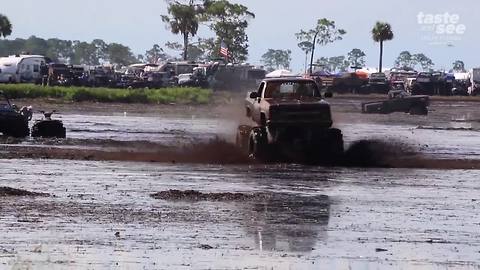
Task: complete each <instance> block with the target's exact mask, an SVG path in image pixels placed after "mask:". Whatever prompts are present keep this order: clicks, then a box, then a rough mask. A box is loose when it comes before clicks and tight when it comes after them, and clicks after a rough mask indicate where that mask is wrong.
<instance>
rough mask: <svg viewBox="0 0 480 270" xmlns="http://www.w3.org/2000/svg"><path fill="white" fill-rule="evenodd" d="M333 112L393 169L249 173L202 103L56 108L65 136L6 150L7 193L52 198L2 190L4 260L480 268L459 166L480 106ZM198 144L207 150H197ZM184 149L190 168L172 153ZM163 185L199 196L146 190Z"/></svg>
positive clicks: (290, 168)
mask: <svg viewBox="0 0 480 270" xmlns="http://www.w3.org/2000/svg"><path fill="white" fill-rule="evenodd" d="M333 103H334V104H335V105H337V106H335V109H336V112H335V116H336V117H337V118H338V119H337V123H338V124H337V126H338V127H339V128H341V129H342V130H343V132H344V134H345V140H346V142H347V145H348V146H350V145H352V144H355V143H358V142H359V141H361V140H375V142H378V141H381V142H387V144H373V145H376V147H377V148H378V146H379V145H380V146H381V147H380V149H381V151H378V149H377V150H375V153H377V154H381V156H382V159H385V160H387V159H389V158H390V159H391V160H395V161H396V162H397V163H396V164H397V165H396V166H391V165H392V163H390V164H389V166H384V167H394V168H378V166H377V167H373V168H362V167H361V166H359V167H341V166H340V167H333V168H327V167H321V166H302V165H295V164H291V165H287V164H268V165H262V164H247V163H245V162H244V161H243V160H239V159H236V158H235V159H232V158H231V155H232V151H234V150H233V149H230V148H228V147H229V144H228V143H225V144H221V145H223V146H224V148H222V147H218V145H216V144H215V145H214V146H212V145H210V144H209V141H210V140H211V139H213V138H215V137H216V136H219V137H220V138H221V139H224V140H227V142H228V141H229V140H231V138H230V137H229V134H233V133H232V131H233V130H234V129H235V128H236V125H237V123H238V122H239V121H238V119H234V118H232V119H230V118H228V117H227V118H228V119H224V118H223V117H220V112H218V111H215V110H209V109H208V108H197V109H198V110H190V109H188V108H187V109H186V110H181V111H180V112H179V111H176V110H174V111H172V110H171V109H170V108H167V109H165V111H163V110H162V109H152V110H153V111H148V110H147V111H141V112H135V110H134V109H131V108H127V110H128V112H127V115H126V116H125V114H124V113H123V112H121V111H120V112H119V111H118V110H119V108H118V107H117V106H116V105H112V106H111V107H109V106H107V108H106V109H105V110H102V111H94V110H93V111H92V110H91V108H88V109H87V110H88V112H85V113H84V112H83V111H82V108H72V110H71V111H69V110H68V106H67V107H65V108H62V112H63V115H62V118H63V121H64V122H65V124H66V126H67V136H69V139H68V140H66V141H57V140H27V141H16V140H8V141H4V143H5V144H3V145H1V146H0V156H1V157H2V158H1V159H0V175H1V180H2V183H1V186H6V187H12V188H18V189H22V190H27V191H33V192H39V191H41V192H42V193H48V194H51V195H52V196H50V197H31V196H30V197H11V196H6V197H3V196H0V205H1V206H0V208H1V210H2V211H1V212H0V213H1V214H0V219H1V225H0V233H1V235H2V237H3V238H2V240H3V241H2V242H1V243H0V253H1V256H0V264H1V265H3V266H2V268H20V269H25V268H35V269H51V268H80V269H112V268H113V269H125V268H141V267H144V268H146V269H192V268H193V269H208V268H218V269H239V268H240V269H244V268H247V269H271V268H274V269H359V268H360V269H398V268H403V269H450V268H451V269H479V268H480V266H479V264H478V262H479V261H480V235H479V234H478V231H480V223H479V220H480V212H479V207H480V197H479V195H478V194H479V189H480V186H479V184H478V175H479V171H478V170H468V169H469V168H477V169H478V159H480V139H478V134H479V133H478V128H477V127H476V126H475V125H476V122H475V121H474V119H479V118H480V117H478V115H475V114H472V113H471V112H474V111H475V108H476V107H477V105H478V104H475V103H458V104H456V105H455V106H450V105H449V104H447V103H441V102H440V103H436V104H435V103H434V104H435V105H434V106H433V108H432V109H433V111H432V112H431V113H430V115H429V116H428V117H411V116H408V115H404V114H395V115H379V116H377V115H361V114H357V113H354V111H356V110H357V108H356V106H357V105H356V104H357V103H359V101H358V100H348V99H334V100H333ZM185 111H187V113H185ZM222 115H223V114H222ZM426 126H429V127H431V128H419V127H426ZM459 128H462V129H459ZM391 142H393V144H392V143H391ZM398 142H400V145H401V147H399V148H395V149H390V148H389V147H390V146H392V145H397V146H398V144H397V143H398ZM196 145H200V146H203V147H199V148H198V149H204V150H202V151H199V152H198V153H197V154H196V155H192V152H191V150H197V148H196V147H194V148H191V146H196ZM369 145H371V144H369ZM385 145H386V146H387V148H385V147H384V146H385ZM205 146H210V147H206V148H205ZM189 147H190V148H189ZM179 149H184V150H185V149H186V150H189V151H185V152H182V151H180V153H183V154H182V155H181V156H180V157H181V158H185V159H186V158H187V157H189V158H190V160H182V159H181V158H175V159H172V158H171V156H170V153H179V151H178V150H179ZM384 150H388V151H384ZM169 151H170V152H169ZM189 154H190V155H189ZM194 156H195V157H194ZM233 156H235V155H233ZM154 157H157V160H155V159H153V158H154ZM399 157H400V158H399ZM38 158H53V159H38ZM132 160H133V161H135V162H131V161H132ZM151 161H157V162H154V163H152V162H151ZM183 162H188V163H183ZM395 167H396V168H395ZM422 168H426V169H422ZM169 190H178V191H179V193H174V194H173V195H179V194H180V195H181V194H185V193H182V192H185V191H190V192H187V194H194V195H199V194H200V198H203V199H196V200H191V199H188V200H185V199H180V200H179V199H178V196H173V198H177V199H174V200H172V199H171V198H172V197H168V196H167V200H164V199H155V198H153V197H152V196H151V195H152V194H155V193H158V192H162V191H169ZM160 194H162V193H160ZM166 194H167V195H172V194H169V193H166ZM232 194H237V195H234V196H231V195H232ZM163 195H165V193H163ZM225 195H228V196H225ZM169 198H170V199H169ZM205 198H207V199H205ZM208 198H217V200H213V199H210V200H209V199H208ZM218 198H221V199H218Z"/></svg>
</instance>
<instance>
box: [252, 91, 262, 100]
mask: <svg viewBox="0 0 480 270" xmlns="http://www.w3.org/2000/svg"><path fill="white" fill-rule="evenodd" d="M259 97H260V96H259V95H258V93H257V92H251V93H250V98H251V99H256V98H259Z"/></svg>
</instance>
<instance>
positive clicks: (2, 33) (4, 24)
mask: <svg viewBox="0 0 480 270" xmlns="http://www.w3.org/2000/svg"><path fill="white" fill-rule="evenodd" d="M10 34H12V24H11V23H10V20H8V18H7V16H5V15H3V14H0V38H1V37H4V38H5V37H7V36H9V35H10Z"/></svg>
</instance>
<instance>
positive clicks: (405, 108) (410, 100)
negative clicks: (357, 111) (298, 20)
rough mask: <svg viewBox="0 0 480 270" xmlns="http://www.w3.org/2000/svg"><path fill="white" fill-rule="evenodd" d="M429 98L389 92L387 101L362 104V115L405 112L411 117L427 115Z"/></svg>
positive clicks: (401, 92)
mask: <svg viewBox="0 0 480 270" xmlns="http://www.w3.org/2000/svg"><path fill="white" fill-rule="evenodd" d="M429 104H430V98H429V96H427V95H409V94H408V93H407V92H405V91H402V90H399V91H398V90H397V91H390V92H389V93H388V99H387V100H382V101H373V102H365V103H362V113H380V114H389V113H393V112H405V113H410V114H411V115H427V114H428V105H429Z"/></svg>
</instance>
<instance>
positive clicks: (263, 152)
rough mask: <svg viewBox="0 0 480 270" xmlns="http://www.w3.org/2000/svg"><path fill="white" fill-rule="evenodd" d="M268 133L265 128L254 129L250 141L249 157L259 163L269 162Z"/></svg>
mask: <svg viewBox="0 0 480 270" xmlns="http://www.w3.org/2000/svg"><path fill="white" fill-rule="evenodd" d="M269 154H270V153H269V147H268V138H267V132H266V130H265V129H264V128H258V127H257V128H253V129H252V130H251V131H250V136H249V139H248V156H249V158H250V159H252V160H255V161H259V162H268V161H269V156H270V155H269Z"/></svg>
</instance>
